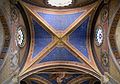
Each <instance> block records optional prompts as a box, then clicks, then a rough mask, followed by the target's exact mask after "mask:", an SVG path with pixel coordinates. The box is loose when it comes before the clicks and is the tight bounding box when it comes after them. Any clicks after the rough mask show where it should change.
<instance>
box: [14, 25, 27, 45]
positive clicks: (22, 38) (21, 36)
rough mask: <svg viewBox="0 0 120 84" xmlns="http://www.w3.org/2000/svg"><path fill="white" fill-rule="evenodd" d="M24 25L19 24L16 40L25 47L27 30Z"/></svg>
mask: <svg viewBox="0 0 120 84" xmlns="http://www.w3.org/2000/svg"><path fill="white" fill-rule="evenodd" d="M23 29H24V27H23V26H19V27H18V29H17V32H16V41H17V44H18V46H19V47H24V45H25V42H26V40H25V37H26V36H25V31H24V30H23Z"/></svg>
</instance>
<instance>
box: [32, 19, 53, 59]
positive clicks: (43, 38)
mask: <svg viewBox="0 0 120 84" xmlns="http://www.w3.org/2000/svg"><path fill="white" fill-rule="evenodd" d="M33 25H34V31H35V44H34V52H33V55H32V57H35V56H36V55H37V54H38V53H39V52H40V51H42V50H43V49H44V48H45V47H46V46H47V45H48V44H49V43H50V42H51V41H52V36H51V35H50V34H49V33H48V32H47V31H46V30H45V29H43V28H42V27H41V26H40V25H39V24H38V23H37V22H36V21H35V20H33Z"/></svg>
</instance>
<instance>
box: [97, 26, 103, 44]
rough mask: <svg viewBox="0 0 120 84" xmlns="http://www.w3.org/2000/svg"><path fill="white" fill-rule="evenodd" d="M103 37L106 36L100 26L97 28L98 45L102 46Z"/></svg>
mask: <svg viewBox="0 0 120 84" xmlns="http://www.w3.org/2000/svg"><path fill="white" fill-rule="evenodd" d="M103 38H104V34H103V29H102V28H101V27H98V28H97V29H96V35H95V39H96V45H97V46H101V44H102V43H103Z"/></svg>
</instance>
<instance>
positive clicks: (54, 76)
mask: <svg viewBox="0 0 120 84" xmlns="http://www.w3.org/2000/svg"><path fill="white" fill-rule="evenodd" d="M80 75H81V74H66V75H65V77H63V78H62V82H61V84H67V83H68V82H69V81H70V80H72V79H74V78H76V77H79V76H80ZM38 76H40V77H43V78H45V79H46V80H48V81H50V82H51V83H52V84H58V83H57V78H59V74H51V73H49V74H48V73H41V74H38Z"/></svg>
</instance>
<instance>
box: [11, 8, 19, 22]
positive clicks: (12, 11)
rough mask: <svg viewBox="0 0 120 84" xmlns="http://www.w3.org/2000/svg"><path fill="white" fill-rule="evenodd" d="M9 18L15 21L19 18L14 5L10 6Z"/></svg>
mask: <svg viewBox="0 0 120 84" xmlns="http://www.w3.org/2000/svg"><path fill="white" fill-rule="evenodd" d="M10 13H11V19H12V21H13V22H17V21H18V20H19V11H18V9H17V8H16V7H12V8H11V11H10Z"/></svg>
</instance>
